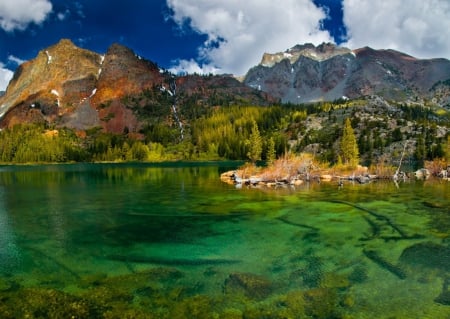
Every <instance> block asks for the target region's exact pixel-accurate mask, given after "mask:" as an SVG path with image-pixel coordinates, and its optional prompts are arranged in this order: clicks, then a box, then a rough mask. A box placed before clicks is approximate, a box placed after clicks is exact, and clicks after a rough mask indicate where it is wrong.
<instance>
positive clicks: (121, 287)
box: [0, 163, 450, 319]
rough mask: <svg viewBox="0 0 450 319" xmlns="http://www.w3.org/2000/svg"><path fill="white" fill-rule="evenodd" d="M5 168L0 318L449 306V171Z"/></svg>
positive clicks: (362, 313)
mask: <svg viewBox="0 0 450 319" xmlns="http://www.w3.org/2000/svg"><path fill="white" fill-rule="evenodd" d="M235 165H236V164H234V163H203V164H189V163H183V164H166V165H163V164H160V165H149V164H74V165H45V166H3V167H0V318H71V317H73V318H397V319H398V318H433V319H434V318H436V319H439V318H444V319H449V318H450V288H449V286H450V238H449V235H450V209H449V207H450V182H442V181H434V182H430V181H426V182H419V181H408V182H405V183H400V184H398V185H395V184H394V183H392V182H375V183H371V184H367V185H353V184H351V183H347V184H345V185H344V187H342V188H339V187H338V186H337V185H336V184H335V183H329V184H328V183H321V184H318V183H316V182H314V183H310V184H304V185H301V186H298V187H295V188H293V187H286V188H278V189H255V188H246V187H244V188H242V189H237V188H235V187H234V186H232V185H227V184H224V183H222V182H220V179H219V176H220V174H221V173H222V172H224V171H227V170H230V169H233V168H234V166H235Z"/></svg>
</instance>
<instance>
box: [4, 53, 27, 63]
mask: <svg viewBox="0 0 450 319" xmlns="http://www.w3.org/2000/svg"><path fill="white" fill-rule="evenodd" d="M8 61H10V62H13V63H15V64H17V65H21V64H22V63H24V62H25V60H22V59H20V58H18V57H16V56H14V55H9V56H8Z"/></svg>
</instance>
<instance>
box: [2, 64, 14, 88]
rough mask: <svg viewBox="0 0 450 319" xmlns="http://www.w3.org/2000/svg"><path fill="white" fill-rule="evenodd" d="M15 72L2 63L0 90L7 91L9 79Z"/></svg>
mask: <svg viewBox="0 0 450 319" xmlns="http://www.w3.org/2000/svg"><path fill="white" fill-rule="evenodd" d="M13 74H14V73H13V72H12V71H11V70H8V69H5V68H4V66H3V64H2V63H0V91H5V90H6V87H7V86H8V83H9V81H10V80H11V79H12V77H13Z"/></svg>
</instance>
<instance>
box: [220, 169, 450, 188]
mask: <svg viewBox="0 0 450 319" xmlns="http://www.w3.org/2000/svg"><path fill="white" fill-rule="evenodd" d="M431 176H432V175H431V174H430V172H429V171H428V170H427V169H425V168H422V169H419V170H417V171H415V172H411V173H405V172H399V173H396V174H394V175H386V176H381V175H377V174H369V173H368V172H367V168H366V167H359V169H358V173H352V174H347V175H345V174H331V173H328V172H317V173H313V174H311V173H302V174H297V175H294V176H286V177H281V178H269V177H268V176H267V174H265V173H264V172H261V173H257V174H249V175H248V176H247V175H246V173H245V170H243V169H235V170H231V171H227V172H224V173H222V174H221V175H220V180H221V181H222V182H224V183H227V184H231V185H236V186H237V187H239V186H242V185H247V186H253V187H269V188H272V187H277V186H300V185H302V184H304V183H305V182H309V181H317V182H336V183H337V185H338V186H342V185H343V184H344V182H355V183H358V184H367V183H370V182H372V181H375V180H393V181H406V180H408V179H411V178H414V179H419V180H426V179H429V178H430V177H431ZM449 176H450V175H448V174H446V173H444V174H442V175H439V176H436V177H438V178H439V179H441V180H445V181H450V177H449Z"/></svg>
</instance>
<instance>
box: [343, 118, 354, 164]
mask: <svg viewBox="0 0 450 319" xmlns="http://www.w3.org/2000/svg"><path fill="white" fill-rule="evenodd" d="M340 149H341V152H340V153H341V158H342V161H343V163H344V164H346V165H351V166H356V165H357V164H358V163H359V151H358V144H357V143H356V137H355V133H354V131H353V128H352V125H351V122H350V119H349V118H346V120H345V123H344V130H343V133H342V139H341V143H340Z"/></svg>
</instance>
